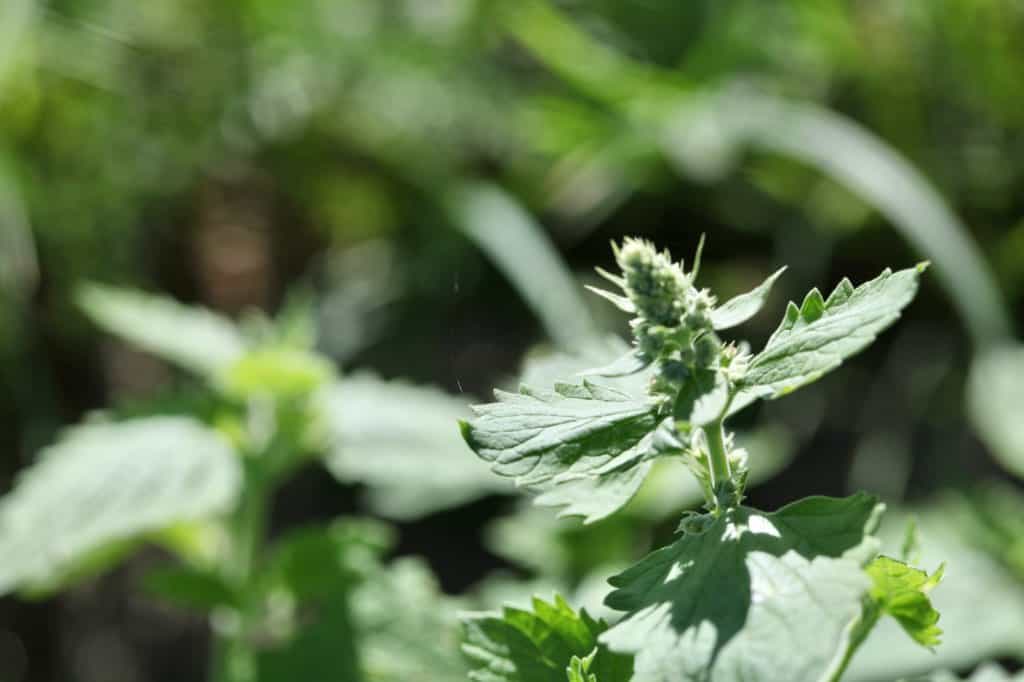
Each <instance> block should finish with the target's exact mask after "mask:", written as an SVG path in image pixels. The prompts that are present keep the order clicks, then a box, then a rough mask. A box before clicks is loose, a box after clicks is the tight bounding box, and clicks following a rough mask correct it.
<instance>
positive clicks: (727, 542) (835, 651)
mask: <svg viewBox="0 0 1024 682" xmlns="http://www.w3.org/2000/svg"><path fill="white" fill-rule="evenodd" d="M880 511H881V509H880V506H879V505H878V504H877V501H876V500H875V499H874V498H873V497H870V496H868V495H864V494H858V495H854V496H852V497H848V498H841V499H840V498H825V497H812V498H807V499H804V500H801V501H798V502H795V503H793V504H790V505H788V506H786V507H783V508H782V509H780V510H778V511H776V512H773V513H764V512H759V511H756V510H754V509H749V508H745V507H740V508H737V509H734V510H732V511H730V512H727V513H725V514H723V515H722V516H721V517H719V518H718V519H716V520H715V521H714V522H713V523H712V524H711V526H710V527H709V528H708V529H707V530H706V531H705V532H703V533H701V534H687V535H684V536H682V537H681V538H680V539H679V540H678V541H676V542H675V543H674V544H672V545H670V546H668V547H665V548H662V549H660V550H658V551H656V552H654V553H652V554H650V555H649V556H648V557H647V558H645V559H643V560H642V561H641V562H640V563H639V564H637V565H636V566H634V567H632V568H630V569H628V570H627V571H625V572H624V573H622V574H620V575H618V576H616V577H614V578H613V579H612V580H611V583H612V585H613V586H614V587H615V588H616V590H615V591H614V592H612V593H611V594H610V595H609V596H608V599H607V601H606V603H607V605H608V606H610V607H611V608H613V609H616V610H619V611H625V612H627V614H628V615H627V616H626V617H625V619H624V620H623V621H621V622H620V623H618V624H617V625H615V626H614V627H613V628H612V629H611V630H609V631H608V632H606V633H605V634H604V635H602V636H601V642H602V643H604V644H606V645H607V646H608V647H609V648H610V649H611V650H613V651H617V652H622V653H631V654H635V655H636V676H637V677H636V679H641V680H644V682H691V681H692V682H698V681H700V682H706V681H707V680H715V682H771V681H775V680H794V681H799V682H817V681H819V680H828V679H830V677H829V676H830V675H832V674H834V673H835V671H836V670H837V669H838V666H839V665H840V661H841V660H842V657H843V656H844V655H845V652H846V650H847V648H848V646H849V645H850V636H851V631H852V629H853V627H854V625H855V624H856V623H857V622H858V621H859V619H860V617H861V613H862V603H863V599H864V597H865V596H866V595H867V593H868V590H869V589H870V587H871V582H870V580H869V578H868V577H867V575H866V574H865V573H864V571H863V568H862V566H863V564H864V563H865V562H866V561H867V560H869V559H871V558H872V557H873V555H874V552H875V550H876V543H875V541H874V539H873V538H871V537H870V535H869V534H870V533H871V531H872V530H873V529H874V527H875V526H876V525H877V518H878V516H879V514H880Z"/></svg>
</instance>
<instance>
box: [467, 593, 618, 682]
mask: <svg viewBox="0 0 1024 682" xmlns="http://www.w3.org/2000/svg"><path fill="white" fill-rule="evenodd" d="M464 627H465V633H466V634H465V643H464V644H463V645H462V650H463V651H464V652H465V653H466V656H467V657H468V658H469V659H470V660H471V661H472V662H473V666H474V668H475V669H474V670H473V671H472V672H471V673H470V676H469V678H470V679H471V680H474V681H475V682H565V680H566V675H567V674H568V675H569V679H572V676H571V673H570V672H569V671H570V670H571V669H572V667H573V661H574V660H579V663H577V664H576V666H575V667H576V669H577V671H578V673H579V674H580V675H582V673H583V672H584V670H585V671H586V672H587V673H588V675H587V677H585V678H583V677H580V678H579V679H582V680H583V681H584V682H589V681H590V679H591V676H595V677H596V678H597V680H598V681H599V682H629V680H630V679H632V675H633V660H632V657H631V656H623V655H619V654H614V653H612V652H610V651H608V650H607V649H606V648H604V647H602V646H600V645H599V644H598V639H597V638H598V636H599V635H600V634H601V633H602V632H604V631H605V630H607V629H608V626H607V624H606V623H604V622H602V621H597V620H594V619H593V618H591V617H590V616H589V615H588V614H587V612H586V611H585V610H583V611H580V612H579V613H578V614H577V613H576V612H575V611H573V609H572V607H571V606H569V604H568V603H566V601H565V600H564V599H562V598H561V597H559V596H557V595H556V596H555V599H554V602H553V603H548V602H546V601H544V600H542V599H539V598H534V600H533V603H532V608H531V609H529V610H524V609H519V608H515V607H511V606H508V607H505V608H504V609H503V610H502V611H501V612H500V613H480V614H472V615H469V616H467V617H465V618H464ZM583 659H585V660H586V664H585V666H584V660H583Z"/></svg>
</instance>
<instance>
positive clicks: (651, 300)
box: [462, 239, 942, 682]
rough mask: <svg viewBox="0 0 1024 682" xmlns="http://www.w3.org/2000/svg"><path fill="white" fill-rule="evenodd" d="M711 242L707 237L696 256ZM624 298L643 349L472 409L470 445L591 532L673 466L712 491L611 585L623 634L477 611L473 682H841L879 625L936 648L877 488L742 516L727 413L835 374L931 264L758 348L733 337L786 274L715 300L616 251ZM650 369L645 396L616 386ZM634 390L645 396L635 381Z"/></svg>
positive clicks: (675, 273)
mask: <svg viewBox="0 0 1024 682" xmlns="http://www.w3.org/2000/svg"><path fill="white" fill-rule="evenodd" d="M702 245H703V240H702V242H701V246H702ZM613 248H614V252H615V259H616V262H617V264H618V266H619V268H620V269H621V274H611V273H608V272H604V271H600V270H599V272H600V274H601V275H602V276H603V277H604V278H605V279H607V280H608V281H610V282H611V283H612V284H614V285H615V287H616V288H617V289H618V291H607V290H603V289H594V291H595V292H596V293H597V294H599V295H600V296H602V297H604V298H605V299H607V300H608V301H610V302H611V303H613V304H614V305H615V306H617V307H618V308H619V309H620V310H622V311H623V312H625V313H627V314H629V315H632V316H633V317H632V320H631V322H630V326H631V328H632V331H633V336H634V342H633V345H632V346H631V348H630V350H629V352H628V353H627V354H626V355H624V356H623V357H621V358H619V359H618V360H616V361H615V362H613V363H611V364H609V365H607V366H605V367H601V368H597V369H593V370H590V371H587V372H585V373H584V375H583V377H582V378H577V380H576V381H571V382H564V383H557V384H555V385H554V386H553V387H552V388H549V389H541V388H537V387H532V386H523V387H522V388H521V389H520V391H519V392H518V393H507V392H503V391H497V392H496V398H497V401H496V402H494V403H491V404H486V405H481V406H478V407H476V408H475V411H476V417H475V418H474V419H472V420H469V421H466V422H463V423H462V431H463V436H464V438H465V440H466V442H467V443H468V444H469V446H470V447H471V448H472V449H473V450H474V451H475V452H476V454H477V455H478V456H479V457H480V458H482V459H483V460H485V461H486V462H488V463H489V464H490V465H491V467H492V469H493V471H494V472H495V473H497V474H499V475H500V476H503V477H507V478H511V479H513V480H514V482H515V483H516V485H518V486H519V487H521V488H524V489H526V490H527V491H529V492H530V493H532V494H534V495H536V496H537V500H536V501H537V503H538V504H541V505H546V506H554V507H558V508H560V509H561V513H562V515H571V516H579V517H582V518H583V520H584V522H585V523H593V522H595V521H598V520H600V519H603V518H606V517H608V516H609V515H611V514H613V513H615V512H616V511H617V510H619V509H620V508H621V507H623V506H624V505H625V504H626V503H627V502H628V501H629V500H630V498H631V497H632V496H633V495H634V494H635V493H636V492H637V490H638V489H639V488H640V486H641V484H642V483H643V481H644V479H645V478H646V476H647V474H648V472H649V471H650V468H651V466H652V464H653V463H654V462H655V461H656V460H659V459H665V458H670V459H674V460H678V461H680V462H682V463H684V464H685V465H686V466H687V467H689V469H690V471H691V472H692V473H693V475H694V476H695V477H696V480H697V481H698V482H699V485H700V488H701V490H702V491H703V497H704V507H703V510H702V511H700V512H689V513H686V514H684V515H683V517H682V519H681V520H680V523H679V527H678V532H677V534H678V538H677V539H676V541H675V542H673V543H672V544H670V545H669V546H667V547H662V548H660V549H658V550H656V551H654V552H653V553H652V554H650V555H649V556H647V557H646V558H644V559H642V560H641V561H640V562H639V563H638V564H636V565H635V566H633V567H632V568H629V569H627V570H625V571H624V572H622V573H620V574H619V575H616V576H614V577H612V578H611V579H610V581H609V582H610V583H611V586H612V588H613V589H612V591H611V592H610V594H608V596H607V599H606V602H605V603H606V605H607V606H608V607H610V609H612V610H614V611H616V612H620V613H621V614H622V616H621V618H620V619H618V620H617V621H616V622H613V623H612V624H610V625H609V624H608V623H606V622H604V621H600V620H595V619H593V618H591V617H590V616H589V615H588V614H587V613H586V612H585V611H582V612H579V613H577V612H575V611H574V610H573V609H572V608H571V607H570V606H569V604H568V603H566V602H565V601H564V600H561V599H556V600H555V602H554V603H549V602H546V601H543V600H539V599H538V600H535V601H534V603H533V605H532V608H531V609H517V608H511V607H509V608H506V609H505V610H504V611H503V612H501V613H482V614H469V615H467V616H466V618H465V623H464V625H465V641H464V646H463V649H464V651H465V653H466V654H467V656H468V658H469V660H471V661H472V662H473V664H474V666H475V670H474V671H473V672H472V673H471V675H470V677H471V679H473V680H477V681H478V682H548V681H550V682H556V681H557V682H563V681H564V680H566V679H568V680H569V682H628V681H630V680H635V681H636V682H707V681H711V682H776V681H779V680H786V681H787V682H832V681H835V680H839V679H841V677H842V675H843V673H844V671H845V670H846V668H847V666H848V664H849V662H850V660H851V658H852V656H853V655H854V653H855V651H856V650H857V649H858V647H859V646H860V645H861V644H862V643H863V642H864V641H865V639H866V638H867V636H868V634H869V633H870V632H871V630H872V629H873V627H874V626H875V625H876V623H877V622H878V621H879V619H880V618H881V617H882V616H884V615H888V616H892V617H894V618H895V619H896V620H897V621H898V622H899V624H900V625H902V627H903V629H904V630H905V631H906V633H907V634H908V635H909V636H910V637H911V638H913V639H914V640H915V641H916V642H918V643H920V644H921V645H923V646H926V647H934V646H936V645H938V644H939V637H940V635H941V630H940V629H939V627H938V626H937V621H938V619H939V615H938V613H937V612H936V611H935V609H934V608H933V607H932V605H931V602H930V600H929V597H928V593H929V591H930V590H931V589H932V588H934V587H935V586H936V585H937V584H938V582H939V581H940V580H941V577H942V567H941V566H940V567H939V568H938V570H936V571H935V572H934V573H933V574H931V575H929V574H927V573H926V572H924V571H921V570H919V569H917V568H914V567H912V566H911V565H909V564H908V563H907V560H908V559H909V556H908V555H909V552H905V553H904V554H905V556H903V557H901V559H902V560H901V559H896V558H891V557H887V556H882V555H881V554H880V542H879V540H878V539H877V538H876V537H875V536H874V532H875V530H876V528H877V527H878V524H879V522H880V519H881V516H882V513H883V511H884V507H883V505H882V504H880V503H879V501H878V500H877V499H876V498H875V497H873V496H871V495H869V494H866V493H858V494H855V495H852V496H850V497H846V498H832V497H823V496H813V497H807V498H804V499H801V500H797V501H795V502H792V503H790V504H788V505H786V506H784V507H782V508H781V509H778V510H776V511H773V512H765V511H760V510H758V509H755V508H753V507H749V506H746V505H744V500H745V496H746V488H747V478H748V470H749V464H748V463H749V461H750V460H751V458H756V457H757V452H752V453H748V452H746V451H744V450H743V449H742V448H739V447H738V446H737V445H736V443H735V439H734V437H733V434H732V433H731V432H730V431H729V429H728V428H727V421H728V419H729V418H730V417H731V416H733V415H735V414H736V413H737V412H739V411H740V410H742V409H743V408H745V407H747V406H749V405H751V404H752V403H754V402H755V401H758V400H774V399H777V398H781V397H783V396H785V395H786V394H788V393H790V392H792V391H795V390H797V389H799V388H801V387H803V386H806V385H807V384H810V383H811V382H813V381H815V380H817V379H819V378H820V377H822V376H823V375H825V374H826V373H828V372H830V371H832V370H834V369H836V368H837V367H839V365H840V364H841V363H842V361H843V360H844V359H845V358H848V357H850V356H851V355H853V354H855V353H857V352H859V351H860V350H862V349H863V348H864V347H866V346H867V345H869V344H870V343H871V342H872V341H873V340H874V339H875V338H876V337H877V335H878V334H879V333H880V332H882V331H883V330H884V329H885V328H887V327H888V326H889V325H891V324H892V323H893V322H895V321H896V319H897V318H898V317H899V316H900V313H901V311H902V310H903V308H904V307H906V306H907V305H908V304H909V303H910V302H911V300H912V299H913V298H914V295H915V293H916V291H917V288H918V281H919V278H920V276H921V274H922V273H923V272H924V271H925V269H926V264H920V265H918V266H916V267H913V268H909V269H906V270H901V271H898V272H892V271H890V270H886V271H884V272H882V273H881V274H880V275H879V276H878V277H876V278H875V279H873V280H871V281H869V282H866V283H864V284H861V285H860V286H854V285H853V284H852V283H851V282H850V281H849V280H848V279H844V280H842V281H841V282H840V283H839V285H838V286H837V287H836V288H835V289H834V290H833V291H832V293H831V294H830V295H829V296H828V297H825V296H823V295H822V294H821V293H820V292H819V291H818V290H817V289H813V290H812V291H811V292H810V293H809V294H807V296H806V297H805V298H804V300H803V302H802V304H801V305H799V306H798V305H796V304H794V303H790V304H789V305H788V307H787V309H786V312H785V316H784V318H783V320H782V323H781V324H780V325H779V327H778V329H777V330H776V331H775V333H774V334H773V335H772V336H771V338H770V339H769V340H768V342H767V344H766V345H765V346H764V348H763V349H762V350H761V351H760V352H759V353H756V354H753V353H751V352H750V350H749V346H748V345H747V344H746V343H744V342H737V341H732V340H727V339H725V338H723V334H722V333H723V332H726V331H727V330H729V329H732V328H734V327H736V326H738V325H740V324H741V323H743V322H745V321H747V320H749V319H750V318H751V317H753V316H754V315H755V314H756V313H757V312H758V311H759V310H760V309H761V307H762V306H763V305H764V303H765V301H766V299H767V297H768V295H769V292H770V290H771V288H772V285H773V284H774V282H775V281H776V279H777V278H778V277H779V276H780V275H781V274H782V272H783V271H782V270H779V271H778V272H776V273H775V274H773V275H772V276H771V277H769V278H768V279H767V280H766V281H765V282H764V283H763V284H761V285H760V286H758V287H757V288H756V289H754V290H752V291H750V292H748V293H745V294H742V295H740V296H737V297H735V298H733V299H731V300H728V301H726V302H724V303H721V304H719V303H718V301H717V299H716V298H715V296H714V295H713V294H712V293H711V292H710V291H708V290H707V289H702V288H699V287H698V286H697V277H698V274H699V270H700V254H701V247H700V246H699V247H698V249H697V255H696V257H695V258H694V263H693V265H692V267H691V269H690V270H689V271H686V270H685V269H684V265H683V263H682V262H678V263H677V262H674V261H673V260H672V258H671V256H670V254H669V253H668V252H667V251H658V250H657V249H656V248H655V247H654V246H653V245H652V244H650V243H648V242H646V241H642V240H639V239H627V240H625V241H624V242H623V243H622V244H621V246H616V245H613ZM636 375H641V376H643V377H644V379H645V381H644V382H643V384H642V385H643V386H645V387H646V390H645V391H644V392H642V393H638V394H630V393H628V392H626V391H623V390H621V388H619V387H613V386H612V385H611V384H612V383H614V382H615V381H616V380H618V379H620V378H622V377H628V376H636ZM630 385H636V382H631V384H630Z"/></svg>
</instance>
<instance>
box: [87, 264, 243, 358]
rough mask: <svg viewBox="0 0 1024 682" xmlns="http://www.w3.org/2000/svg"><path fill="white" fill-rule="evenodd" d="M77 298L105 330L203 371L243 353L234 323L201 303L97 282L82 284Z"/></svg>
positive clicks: (154, 352) (239, 335)
mask: <svg viewBox="0 0 1024 682" xmlns="http://www.w3.org/2000/svg"><path fill="white" fill-rule="evenodd" d="M78 300H79V303H80V305H81V306H82V309H83V310H84V311H85V313H86V314H87V315H88V316H89V317H90V319H92V320H93V322H95V323H96V324H97V325H99V326H100V327H101V328H103V329H104V330H105V331H107V332H109V333H111V334H114V335H115V336H118V337H120V338H122V339H124V340H125V341H128V342H129V343H131V344H133V345H136V346H138V347H139V348H142V349H143V350H146V351H148V352H150V353H153V354H154V355H157V356H159V357H161V358H163V359H165V360H167V361H168V362H171V363H173V364H175V365H178V366H180V367H182V368H184V369H187V370H189V371H192V372H195V373H197V374H200V375H203V376H208V377H210V376H215V375H216V374H217V373H218V372H220V371H222V370H224V369H226V368H227V367H229V366H230V365H232V364H233V363H235V362H237V361H238V360H239V359H240V358H241V357H242V355H243V353H244V352H245V342H244V340H243V339H242V336H241V334H239V332H238V329H237V328H236V327H235V325H234V324H233V323H232V322H231V321H230V320H228V319H227V318H224V317H221V316H220V315H218V314H216V313H213V312H211V311H209V310H205V309H203V308H197V307H192V306H186V305H183V304H181V303H178V302H177V301H174V300H171V299H169V298H165V297H163V296H157V295H153V294H146V293H143V292H140V291H133V290H129V289H118V288H115V287H108V286H103V285H99V284H89V285H86V286H84V287H82V288H81V289H80V290H79V292H78Z"/></svg>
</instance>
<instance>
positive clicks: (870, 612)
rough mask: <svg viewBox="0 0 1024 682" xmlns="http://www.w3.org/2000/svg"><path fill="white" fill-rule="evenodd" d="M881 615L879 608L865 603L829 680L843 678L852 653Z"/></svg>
mask: <svg viewBox="0 0 1024 682" xmlns="http://www.w3.org/2000/svg"><path fill="white" fill-rule="evenodd" d="M881 617H882V612H881V610H880V609H878V608H877V607H875V606H874V605H872V604H870V603H866V604H865V606H864V615H862V616H861V619H860V622H859V623H858V624H857V625H856V627H855V628H854V630H853V632H852V633H851V635H850V643H849V644H848V645H847V647H846V654H845V655H844V656H843V662H842V663H840V664H839V667H838V668H836V672H835V674H833V675H832V677H830V678H829V682H839V681H840V680H841V679H843V675H845V674H846V669H847V668H849V667H850V662H851V661H852V660H853V655H854V654H856V653H857V650H858V649H860V646H861V644H863V643H864V641H865V640H866V639H867V638H868V635H869V634H871V631H872V630H874V628H875V625H877V624H878V621H879V619H880V618H881Z"/></svg>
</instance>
